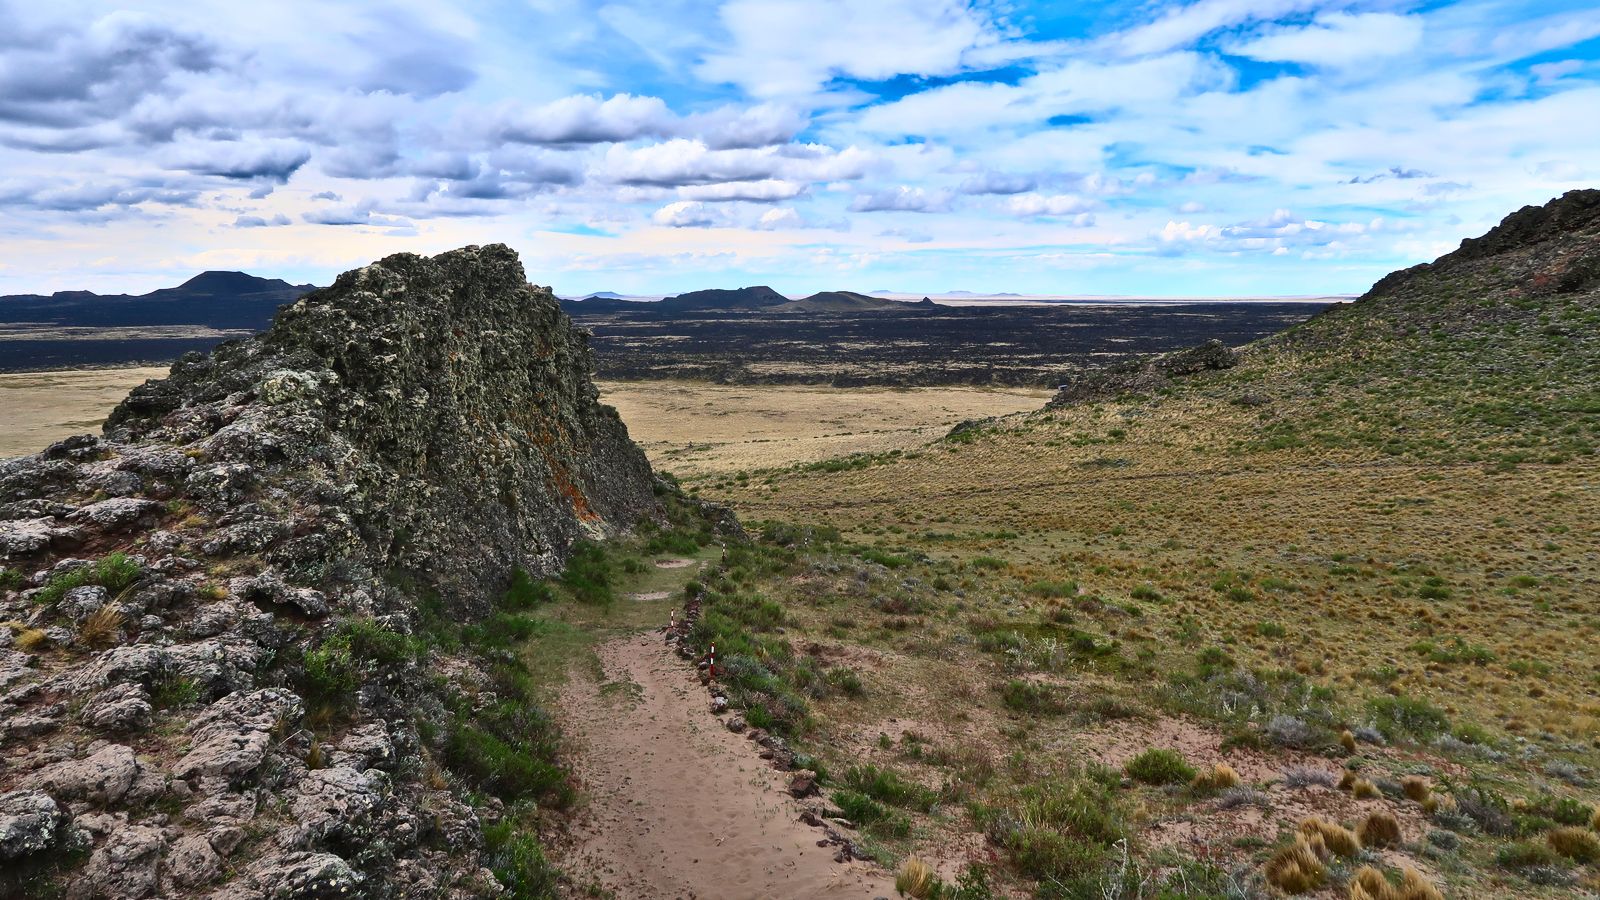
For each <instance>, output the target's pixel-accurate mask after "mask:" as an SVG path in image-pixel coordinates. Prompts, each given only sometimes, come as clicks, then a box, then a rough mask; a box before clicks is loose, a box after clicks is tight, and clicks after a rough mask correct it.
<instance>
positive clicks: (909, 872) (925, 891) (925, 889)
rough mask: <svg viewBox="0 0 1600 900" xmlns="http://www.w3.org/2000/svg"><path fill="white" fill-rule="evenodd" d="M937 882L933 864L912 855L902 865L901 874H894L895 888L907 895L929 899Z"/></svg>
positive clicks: (923, 899)
mask: <svg viewBox="0 0 1600 900" xmlns="http://www.w3.org/2000/svg"><path fill="white" fill-rule="evenodd" d="M937 882H938V879H937V878H936V877H935V876H934V874H933V867H932V866H930V865H928V864H927V863H925V862H923V861H922V860H920V859H917V858H916V857H910V858H908V859H907V860H906V861H905V863H904V864H903V865H901V866H900V872H899V874H897V875H895V876H894V889H895V890H896V891H899V892H900V893H901V894H903V895H905V896H908V897H915V898H917V900H927V897H929V896H930V895H931V894H932V893H933V886H934V885H935V884H936V883H937Z"/></svg>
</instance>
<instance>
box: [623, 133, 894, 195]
mask: <svg viewBox="0 0 1600 900" xmlns="http://www.w3.org/2000/svg"><path fill="white" fill-rule="evenodd" d="M869 161H870V156H869V154H866V153H864V152H862V151H860V150H857V149H855V148H853V147H851V148H846V149H845V150H843V151H836V150H834V149H833V148H831V147H825V146H821V145H808V144H797V145H785V146H783V147H762V148H757V149H738V150H714V149H712V148H710V147H708V146H706V144H705V143H704V142H703V141H698V140H687V139H683V138H678V139H675V140H670V141H663V142H661V143H659V144H652V145H650V146H647V147H640V148H636V149H635V148H628V147H620V146H613V147H611V148H610V149H609V150H608V151H607V152H606V155H605V157H604V159H603V160H602V162H601V164H600V165H599V167H598V170H597V171H598V173H599V174H600V175H602V176H603V177H605V178H606V179H607V180H610V181H612V182H615V183H618V184H626V185H643V186H654V187H680V186H685V185H709V184H716V183H719V182H734V181H765V180H770V179H793V180H801V181H839V180H849V179H855V178H860V177H861V176H862V175H863V174H864V173H865V169H866V166H867V164H868V163H869Z"/></svg>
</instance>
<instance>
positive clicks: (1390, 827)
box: [1356, 810, 1402, 850]
mask: <svg viewBox="0 0 1600 900" xmlns="http://www.w3.org/2000/svg"><path fill="white" fill-rule="evenodd" d="M1356 837H1358V838H1360V839H1361V846H1363V847H1366V848H1368V849H1371V850H1376V849H1378V848H1380V847H1395V846H1399V844H1400V841H1401V837H1402V836H1401V833H1400V820H1399V819H1396V818H1395V817H1394V814H1393V813H1390V812H1386V811H1384V810H1375V811H1373V812H1370V813H1368V814H1367V817H1366V818H1365V819H1362V820H1361V824H1360V825H1357V826H1356Z"/></svg>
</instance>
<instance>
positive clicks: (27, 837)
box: [0, 790, 71, 862]
mask: <svg viewBox="0 0 1600 900" xmlns="http://www.w3.org/2000/svg"><path fill="white" fill-rule="evenodd" d="M70 818H71V817H70V816H68V815H67V813H66V811H65V810H63V809H62V808H61V806H60V805H59V804H57V803H56V801H55V799H54V798H52V797H51V796H50V795H49V794H46V793H45V792H44V791H38V790H17V791H10V792H8V793H5V794H0V862H10V861H15V860H19V859H22V858H24V857H27V856H31V855H33V854H35V853H42V852H44V851H45V850H49V849H51V848H52V847H55V846H56V845H57V844H59V843H60V842H61V840H62V838H63V831H64V826H65V825H66V823H67V822H68V820H69V819H70Z"/></svg>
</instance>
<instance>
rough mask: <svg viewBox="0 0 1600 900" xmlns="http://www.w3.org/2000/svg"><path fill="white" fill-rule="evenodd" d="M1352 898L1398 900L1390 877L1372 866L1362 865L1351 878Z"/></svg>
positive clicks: (1361, 899) (1351, 899)
mask: <svg viewBox="0 0 1600 900" xmlns="http://www.w3.org/2000/svg"><path fill="white" fill-rule="evenodd" d="M1350 900H1396V898H1395V892H1394V888H1392V887H1390V886H1389V879H1387V878H1384V877H1383V873H1382V872H1380V871H1378V870H1377V869H1375V868H1373V867H1372V866H1362V867H1361V868H1359V869H1357V870H1356V873H1355V875H1354V876H1352V877H1351V879H1350Z"/></svg>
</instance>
